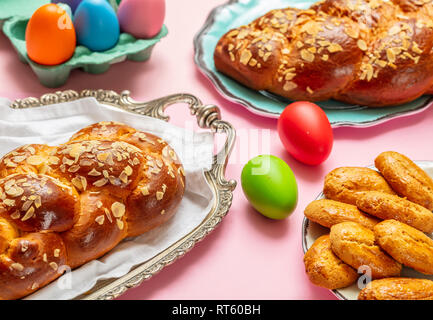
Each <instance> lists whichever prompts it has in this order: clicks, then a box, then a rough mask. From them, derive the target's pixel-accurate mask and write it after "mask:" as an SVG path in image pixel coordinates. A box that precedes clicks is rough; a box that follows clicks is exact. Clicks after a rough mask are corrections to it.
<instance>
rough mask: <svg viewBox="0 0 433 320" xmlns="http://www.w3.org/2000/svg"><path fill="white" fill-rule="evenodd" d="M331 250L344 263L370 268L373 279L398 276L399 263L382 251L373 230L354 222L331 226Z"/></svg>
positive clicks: (399, 270) (355, 266)
mask: <svg viewBox="0 0 433 320" xmlns="http://www.w3.org/2000/svg"><path fill="white" fill-rule="evenodd" d="M330 239H331V248H332V251H333V252H334V253H335V254H336V255H337V256H338V257H339V258H340V259H341V260H343V261H344V262H345V263H347V264H348V265H350V266H352V267H353V268H355V269H356V270H358V269H359V268H360V267H362V266H367V267H369V268H370V269H371V277H372V278H373V279H379V278H387V277H395V276H399V275H400V272H401V264H400V263H398V262H397V261H395V260H394V259H392V258H391V257H390V256H388V255H387V254H386V253H385V252H384V251H382V250H381V249H380V248H379V246H378V245H377V244H376V242H375V238H374V232H373V231H371V230H370V229H368V228H365V227H363V226H361V225H360V224H359V223H356V222H343V223H339V224H336V225H334V226H332V227H331V233H330Z"/></svg>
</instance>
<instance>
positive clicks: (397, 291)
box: [358, 278, 433, 300]
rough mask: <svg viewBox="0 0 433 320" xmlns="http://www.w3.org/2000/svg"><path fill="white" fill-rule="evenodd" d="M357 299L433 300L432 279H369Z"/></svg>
mask: <svg viewBox="0 0 433 320" xmlns="http://www.w3.org/2000/svg"><path fill="white" fill-rule="evenodd" d="M358 300H433V281H430V280H426V279H414V278H388V279H380V280H374V281H371V282H370V283H369V284H368V285H367V286H366V287H365V288H364V289H362V290H361V292H360V293H359V295H358Z"/></svg>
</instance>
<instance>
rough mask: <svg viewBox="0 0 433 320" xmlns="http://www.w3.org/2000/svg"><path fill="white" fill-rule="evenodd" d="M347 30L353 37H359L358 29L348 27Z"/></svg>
mask: <svg viewBox="0 0 433 320" xmlns="http://www.w3.org/2000/svg"><path fill="white" fill-rule="evenodd" d="M345 31H346V34H347V35H348V36H349V37H351V38H353V39H357V38H358V37H359V30H358V29H351V28H346V29H345Z"/></svg>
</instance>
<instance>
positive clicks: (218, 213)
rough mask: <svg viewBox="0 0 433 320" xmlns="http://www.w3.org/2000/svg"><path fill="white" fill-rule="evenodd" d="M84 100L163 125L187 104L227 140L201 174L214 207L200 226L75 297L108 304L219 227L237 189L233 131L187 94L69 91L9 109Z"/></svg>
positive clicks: (21, 101)
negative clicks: (171, 111)
mask: <svg viewBox="0 0 433 320" xmlns="http://www.w3.org/2000/svg"><path fill="white" fill-rule="evenodd" d="M85 97H93V98H95V99H96V100H98V102H100V103H102V104H107V105H110V106H114V107H118V108H120V109H123V110H126V111H128V112H131V113H136V114H141V115H145V116H150V117H153V118H156V119H160V120H164V121H169V117H168V116H167V115H166V114H165V109H166V108H167V107H169V106H171V105H174V104H179V103H180V104H187V105H188V106H189V109H190V111H191V114H192V115H193V116H195V117H196V119H197V123H198V125H199V127H200V128H203V129H209V130H210V131H211V132H213V133H224V134H226V137H227V138H226V142H225V145H224V147H223V148H222V150H221V151H220V152H219V153H217V154H215V155H214V156H213V164H212V168H211V170H209V171H206V172H204V176H205V178H206V181H207V182H208V184H209V186H210V188H211V190H212V193H213V195H214V203H213V205H212V207H211V209H210V211H209V213H208V214H207V216H206V218H205V219H204V220H203V221H202V222H201V224H200V225H199V226H198V227H197V228H195V229H194V230H193V231H192V232H190V233H189V234H187V235H186V236H184V237H183V238H181V239H179V240H178V241H177V242H176V243H174V244H173V245H172V246H171V247H169V248H167V249H166V250H164V251H162V252H160V253H159V254H157V255H156V256H154V257H153V258H152V259H150V260H147V261H145V262H144V263H142V264H140V265H138V266H135V267H134V268H132V269H131V270H130V271H129V273H127V274H126V275H124V276H122V277H120V278H114V279H107V280H103V281H99V282H98V283H96V285H95V286H94V287H93V288H92V289H91V290H90V291H88V292H87V293H86V294H83V295H81V296H78V297H76V299H84V300H111V299H114V298H116V297H118V296H120V295H121V294H123V293H124V292H125V291H126V290H128V289H130V288H133V287H136V286H138V285H140V284H141V283H142V282H143V281H144V280H148V279H150V278H151V277H152V276H153V275H155V274H157V273H158V272H159V271H161V270H162V269H163V268H164V267H166V266H167V265H169V264H171V263H173V262H175V261H176V260H177V259H178V258H180V257H182V256H183V255H185V253H186V252H188V251H189V250H191V249H192V248H193V247H194V246H195V244H196V243H197V242H199V241H200V240H203V239H204V238H205V237H206V236H207V235H208V234H209V233H210V232H211V231H213V230H214V229H215V228H216V227H217V226H218V225H219V224H220V223H221V221H222V219H223V218H224V217H225V216H226V214H227V212H228V211H229V209H230V206H231V204H232V199H233V190H234V189H235V188H236V181H235V180H226V178H225V169H226V166H227V161H228V158H229V156H230V153H231V151H232V149H233V145H234V142H235V137H236V131H235V129H234V128H233V126H232V125H231V124H230V123H228V122H226V121H223V120H221V116H220V111H219V108H218V107H217V106H215V105H204V104H203V103H202V102H201V101H200V100H199V99H198V98H197V97H195V96H193V95H190V94H174V95H170V96H167V97H163V98H160V99H156V100H152V101H149V102H139V101H134V100H133V99H132V98H131V97H130V93H129V91H124V92H122V93H120V94H119V93H116V92H114V91H109V90H83V91H81V92H80V93H78V92H76V91H73V90H68V91H59V92H55V93H48V94H45V95H43V96H42V97H40V98H33V97H29V98H25V99H18V100H15V101H14V102H13V103H12V104H11V108H15V109H25V108H34V107H39V106H46V105H51V104H57V103H62V102H68V101H74V100H78V99H81V98H85Z"/></svg>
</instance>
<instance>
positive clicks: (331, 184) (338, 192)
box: [323, 167, 395, 205]
mask: <svg viewBox="0 0 433 320" xmlns="http://www.w3.org/2000/svg"><path fill="white" fill-rule="evenodd" d="M371 190H375V191H381V192H385V193H389V194H395V192H394V191H393V190H392V189H391V187H390V186H389V184H388V183H387V182H386V180H385V179H384V178H383V177H382V175H381V174H380V173H379V172H377V171H375V170H373V169H369V168H358V167H342V168H337V169H335V170H333V171H331V172H330V173H328V174H327V175H326V177H325V185H324V188H323V193H324V194H325V196H326V198H328V199H331V200H336V201H340V202H344V203H348V204H352V205H356V199H357V195H356V194H357V193H358V192H360V191H371Z"/></svg>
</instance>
